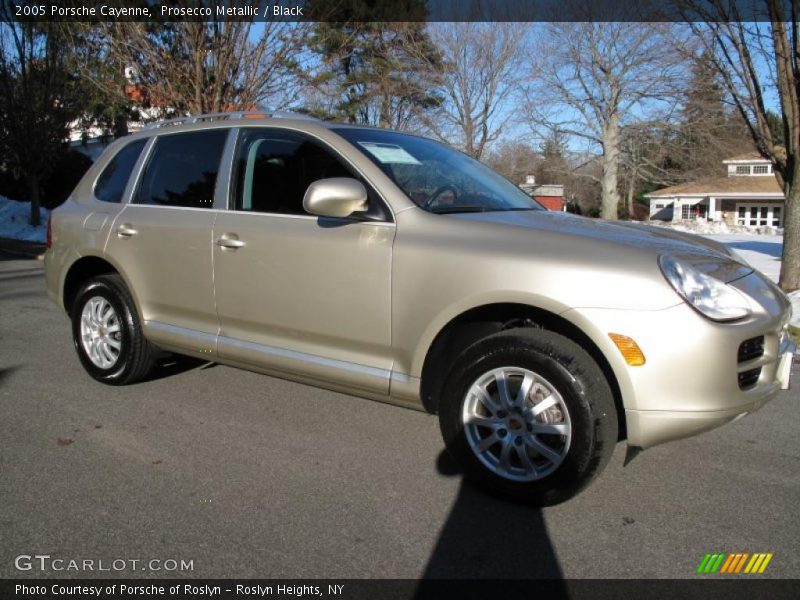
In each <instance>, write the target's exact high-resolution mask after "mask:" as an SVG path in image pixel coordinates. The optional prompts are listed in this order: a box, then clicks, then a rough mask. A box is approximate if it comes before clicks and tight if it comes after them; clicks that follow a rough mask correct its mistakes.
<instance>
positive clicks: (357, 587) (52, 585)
mask: <svg viewBox="0 0 800 600" xmlns="http://www.w3.org/2000/svg"><path fill="white" fill-rule="evenodd" d="M753 577H754V576H744V577H731V578H726V579H708V578H704V577H703V576H698V578H697V579H681V580H674V579H661V580H652V581H645V580H635V579H630V580H621V579H577V580H564V581H561V580H552V579H550V580H548V579H545V580H541V579H540V580H527V579H516V580H485V579H480V580H450V579H432V580H422V581H416V580H409V579H367V580H362V579H339V580H336V579H311V580H291V579H286V580H280V579H261V580H257V579H242V580H234V579H205V580H199V579H198V580H180V579H127V580H126V579H39V580H34V579H17V580H9V579H6V580H0V598H2V599H3V600H10V599H15V600H17V599H24V598H48V599H49V598H58V599H60V600H84V599H86V598H100V599H102V600H110V599H114V598H143V599H147V600H150V599H153V598H159V599H164V600H205V599H208V598H220V599H223V600H234V599H238V600H242V599H250V600H255V599H257V598H286V599H289V600H300V599H310V598H321V599H324V600H401V599H409V600H428V599H430V600H434V599H436V600H438V599H442V598H456V599H459V600H483V599H489V598H502V599H503V600H516V599H520V600H522V599H524V600H533V599H536V598H547V599H548V600H549V599H551V598H553V599H555V598H570V599H582V598H600V599H606V598H607V599H609V600H611V599H614V600H617V599H618V598H625V597H628V598H645V597H646V598H647V599H648V600H659V599H661V598H664V599H674V598H680V600H694V599H697V600H717V599H719V600H736V599H738V598H747V599H751V598H770V600H782V599H784V598H786V599H789V598H791V599H792V600H794V599H796V598H797V597H798V592H799V591H800V585H798V581H797V580H780V579H755V578H753Z"/></svg>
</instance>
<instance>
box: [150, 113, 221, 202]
mask: <svg viewBox="0 0 800 600" xmlns="http://www.w3.org/2000/svg"><path fill="white" fill-rule="evenodd" d="M227 136H228V130H227V129H214V130H211V131H198V132H192V133H176V134H172V135H161V136H159V137H158V138H157V139H156V142H155V147H154V148H153V151H152V152H151V153H150V157H149V158H148V159H147V166H146V167H145V170H144V174H143V175H142V181H141V183H140V184H139V190H138V192H137V193H136V202H137V203H138V204H160V205H162V206H184V207H189V208H211V207H212V206H213V205H214V187H215V185H216V183H217V171H219V161H220V157H221V156H222V149H223V147H224V146H225V139H226V138H227Z"/></svg>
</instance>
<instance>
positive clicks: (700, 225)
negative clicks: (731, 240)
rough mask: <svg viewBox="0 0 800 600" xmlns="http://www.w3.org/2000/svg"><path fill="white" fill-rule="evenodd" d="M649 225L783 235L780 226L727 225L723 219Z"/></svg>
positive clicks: (704, 232) (703, 231)
mask: <svg viewBox="0 0 800 600" xmlns="http://www.w3.org/2000/svg"><path fill="white" fill-rule="evenodd" d="M650 225H657V226H658V227H666V228H668V229H674V230H675V231H683V232H685V233H698V234H700V235H708V234H737V235H750V236H753V235H773V236H774V235H778V236H782V235H783V229H782V228H780V227H769V226H766V225H765V226H763V227H745V226H743V225H728V224H727V223H725V222H724V221H710V222H709V221H704V220H695V221H677V222H674V223H673V222H669V221H650Z"/></svg>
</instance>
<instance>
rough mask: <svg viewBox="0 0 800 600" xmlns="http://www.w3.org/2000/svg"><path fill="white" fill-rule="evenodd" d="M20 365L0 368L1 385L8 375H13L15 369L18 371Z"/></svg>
mask: <svg viewBox="0 0 800 600" xmlns="http://www.w3.org/2000/svg"><path fill="white" fill-rule="evenodd" d="M18 368H19V367H6V368H4V369H0V386H2V385H3V383H4V382H5V380H6V379H8V376H9V375H11V374H12V373H13V372H14V371H16V370H17V369H18Z"/></svg>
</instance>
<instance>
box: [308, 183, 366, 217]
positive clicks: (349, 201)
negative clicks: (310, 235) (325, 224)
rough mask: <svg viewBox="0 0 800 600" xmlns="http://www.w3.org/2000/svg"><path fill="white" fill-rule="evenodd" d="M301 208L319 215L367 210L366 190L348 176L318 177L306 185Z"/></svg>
mask: <svg viewBox="0 0 800 600" xmlns="http://www.w3.org/2000/svg"><path fill="white" fill-rule="evenodd" d="M303 208H304V209H305V210H306V212H308V213H311V214H312V215H318V216H320V217H349V216H350V215H351V214H353V213H354V212H363V211H365V210H367V190H366V188H365V187H364V185H363V184H362V183H361V182H360V181H358V180H356V179H351V178H349V177H334V178H331V179H320V180H318V181H315V182H314V183H312V184H311V185H310V186H308V189H307V190H306V194H305V196H303Z"/></svg>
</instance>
